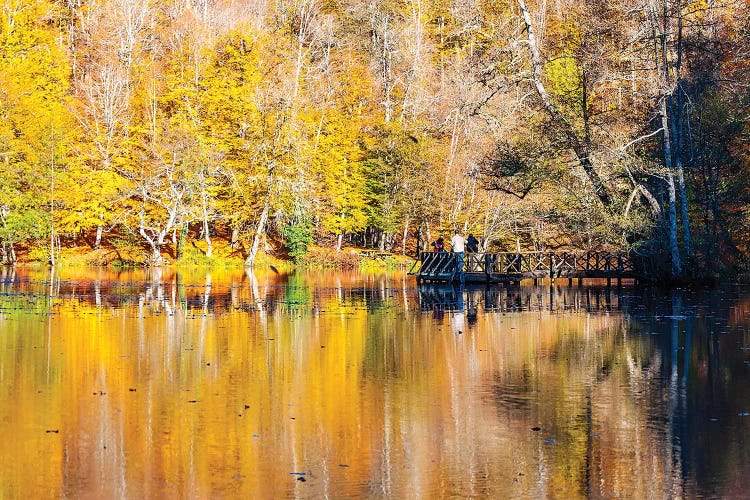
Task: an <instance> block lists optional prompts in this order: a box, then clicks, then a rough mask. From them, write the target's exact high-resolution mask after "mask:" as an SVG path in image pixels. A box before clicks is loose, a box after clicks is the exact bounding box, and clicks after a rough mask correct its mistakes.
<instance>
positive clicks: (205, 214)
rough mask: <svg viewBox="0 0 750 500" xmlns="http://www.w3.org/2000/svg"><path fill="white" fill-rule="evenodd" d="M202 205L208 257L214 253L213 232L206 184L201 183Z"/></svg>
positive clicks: (204, 236)
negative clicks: (210, 226) (211, 230)
mask: <svg viewBox="0 0 750 500" xmlns="http://www.w3.org/2000/svg"><path fill="white" fill-rule="evenodd" d="M201 205H202V207H201V208H202V209H203V238H204V239H205V240H206V257H209V258H210V257H211V255H212V254H213V245H212V244H211V234H210V232H209V228H208V196H207V195H206V184H205V182H203V183H202V184H201Z"/></svg>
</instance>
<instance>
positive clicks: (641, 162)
mask: <svg viewBox="0 0 750 500" xmlns="http://www.w3.org/2000/svg"><path fill="white" fill-rule="evenodd" d="M749 19H750V2H748V1H747V0H737V1H735V0H726V1H723V0H718V1H714V0H708V1H704V0H701V1H691V0H622V1H618V2H606V1H600V0H591V1H585V2H578V1H572V0H550V1H546V0H545V1H537V0H504V1H496V0H432V1H429V0H246V1H240V0H58V1H50V0H0V243H1V244H2V246H1V248H2V249H1V250H0V259H1V260H2V261H3V262H4V263H6V264H13V263H15V262H18V261H34V260H36V261H40V262H51V263H54V262H55V261H56V260H58V259H62V258H64V256H65V255H66V252H69V251H71V249H77V251H79V253H85V255H86V256H87V257H86V258H87V259H89V261H90V262H91V263H107V259H109V260H114V259H115V257H111V256H113V255H114V256H120V255H121V254H122V253H124V249H126V248H129V249H132V248H135V249H137V251H136V254H137V255H140V259H141V262H143V263H148V264H152V265H159V264H161V263H162V262H163V261H164V259H165V258H166V259H174V260H177V261H178V260H179V259H180V258H181V256H182V255H183V254H184V253H185V252H186V249H188V248H191V249H193V250H196V249H197V250H199V251H200V254H201V256H202V257H203V258H205V259H212V258H214V256H215V254H216V253H217V252H218V251H219V250H220V249H221V251H222V252H224V253H225V254H226V255H235V256H236V257H237V256H239V258H241V259H242V260H243V261H244V263H245V265H247V266H253V265H254V264H255V262H256V258H258V257H259V256H261V255H274V256H277V257H278V256H280V257H282V258H284V259H289V260H298V261H300V260H301V261H304V259H305V256H306V254H307V253H308V252H309V251H310V250H311V249H313V248H325V249H328V250H329V251H330V253H331V255H335V254H336V253H343V252H344V251H345V250H346V248H353V247H356V248H373V249H378V250H380V251H385V252H393V253H395V254H406V255H414V254H415V253H416V252H418V251H419V250H427V249H428V248H429V242H430V241H432V240H434V239H435V238H437V236H438V235H439V234H443V235H447V234H448V233H449V232H452V231H453V230H454V229H459V230H460V231H462V232H464V233H465V234H468V233H469V232H472V233H473V234H475V235H476V236H477V237H478V238H479V239H480V241H481V246H482V249H484V250H495V251H516V250H545V251H546V250H561V249H562V250H570V251H593V250H606V251H613V252H623V253H628V254H630V255H631V256H634V257H635V258H636V259H637V261H638V262H640V265H642V266H644V267H645V268H647V269H651V270H653V271H658V272H659V273H661V274H662V275H671V276H672V277H682V276H697V275H710V276H722V275H725V276H726V275H731V274H738V273H743V272H745V271H746V269H747V268H748V264H750V261H748V258H747V256H748V251H750V250H749V249H748V242H749V241H750V237H749V236H748V233H749V232H750V224H748V220H747V210H748V201H750V176H748V168H750V163H749V161H748V160H749V159H750V149H749V147H748V144H749V140H750V129H749V128H748V126H747V123H748V118H750V116H749V114H750V111H749V110H750V91H749V90H748V85H750V71H749V69H750V44H749V43H748V40H749V39H750V20H749ZM121 250H122V251H121ZM104 256H110V257H104ZM136 260H137V259H136Z"/></svg>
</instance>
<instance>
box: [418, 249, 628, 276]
mask: <svg viewBox="0 0 750 500" xmlns="http://www.w3.org/2000/svg"><path fill="white" fill-rule="evenodd" d="M458 257H459V256H458V254H455V253H451V252H422V253H421V254H420V255H419V259H418V260H417V261H416V262H415V263H414V266H412V269H411V271H409V274H413V275H415V276H416V277H417V283H450V282H454V281H463V282H465V283H518V282H520V281H521V280H523V279H535V280H536V279H544V278H549V279H553V280H554V279H556V278H568V279H570V280H572V279H579V280H580V279H584V278H606V279H607V282H608V283H609V281H610V280H611V279H616V280H617V282H618V284H619V283H621V280H622V279H627V278H637V277H638V276H637V274H636V272H635V269H634V267H633V263H632V261H631V260H630V259H629V258H628V256H626V255H622V254H614V253H608V252H587V253H573V252H560V253H557V252H522V253H512V252H502V253H483V252H480V253H466V254H464V260H463V263H462V265H461V266H459V263H458ZM462 274H463V276H462Z"/></svg>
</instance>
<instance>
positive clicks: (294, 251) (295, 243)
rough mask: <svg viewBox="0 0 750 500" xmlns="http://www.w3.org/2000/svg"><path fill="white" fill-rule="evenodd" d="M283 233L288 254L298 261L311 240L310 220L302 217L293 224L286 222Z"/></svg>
mask: <svg viewBox="0 0 750 500" xmlns="http://www.w3.org/2000/svg"><path fill="white" fill-rule="evenodd" d="M283 234H284V239H285V241H286V243H285V245H286V247H287V249H288V250H289V256H290V257H291V258H293V259H294V260H295V261H296V262H299V261H300V259H301V258H302V257H303V256H304V255H305V254H306V253H307V248H308V247H309V246H310V245H311V244H312V242H313V238H312V224H311V222H310V221H309V220H307V219H303V220H301V221H298V222H295V223H293V224H287V225H286V226H284V230H283Z"/></svg>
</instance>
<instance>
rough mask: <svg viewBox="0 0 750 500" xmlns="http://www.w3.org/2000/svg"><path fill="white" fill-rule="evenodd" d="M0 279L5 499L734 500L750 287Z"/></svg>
mask: <svg viewBox="0 0 750 500" xmlns="http://www.w3.org/2000/svg"><path fill="white" fill-rule="evenodd" d="M584 285H585V286H582V287H578V286H572V287H568V286H567V280H565V281H564V282H563V283H560V284H555V285H554V286H550V285H549V284H546V285H544V286H538V287H534V286H530V285H529V286H525V285H522V286H496V287H490V288H486V287H484V286H480V287H465V288H457V287H456V288H454V287H452V286H435V285H421V286H417V285H416V283H415V280H414V278H413V277H410V276H406V275H405V274H404V273H398V272H396V273H382V274H376V273H360V272H323V271H319V272H312V271H311V272H299V271H298V272H294V273H290V274H277V273H275V272H271V271H267V270H256V271H255V272H254V273H253V272H244V271H238V270H223V271H212V272H210V273H206V272H205V271H178V270H172V269H164V270H161V271H156V270H145V271H144V270H134V271H123V272H114V271H111V270H103V269H102V270H99V269H94V270H86V269H83V270H81V269H78V270H76V269H72V270H71V269H60V270H57V271H56V272H52V271H50V270H47V269H38V270H35V269H25V268H18V269H12V268H1V269H0V498H48V497H73V498H115V497H125V498H162V497H181V498H199V499H203V498H216V497H229V498H287V497H301V498H319V497H326V496H328V497H333V498H346V497H377V498H440V497H472V498H490V497H491V498H519V497H520V498H530V497H533V498H541V497H565V498H576V497H587V496H589V497H616V496H619V497H629V498H632V497H636V498H642V497H652V496H656V497H686V496H689V497H694V496H708V497H717V496H735V497H737V496H744V495H746V494H747V492H748V491H750V446H748V444H747V442H746V441H747V439H748V437H747V436H748V431H750V289H749V288H743V287H739V286H729V285H728V286H724V287H721V288H718V289H711V290H687V289H685V290H674V291H661V290H656V289H649V288H634V287H627V286H626V287H623V288H621V289H617V288H612V289H607V288H606V287H603V286H599V285H597V284H584Z"/></svg>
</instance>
